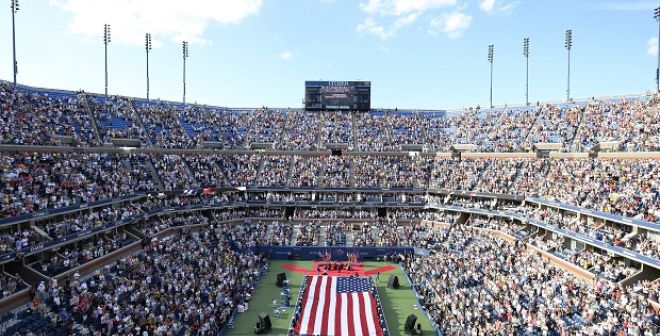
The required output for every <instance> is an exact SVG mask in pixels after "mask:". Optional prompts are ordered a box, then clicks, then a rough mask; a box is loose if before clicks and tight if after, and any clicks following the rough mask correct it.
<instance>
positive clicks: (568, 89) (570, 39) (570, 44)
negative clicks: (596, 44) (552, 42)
mask: <svg viewBox="0 0 660 336" xmlns="http://www.w3.org/2000/svg"><path fill="white" fill-rule="evenodd" d="M564 47H566V51H568V75H567V78H566V101H567V102H569V101H571V48H572V47H573V31H572V30H570V29H568V30H567V31H566V41H565V42H564Z"/></svg>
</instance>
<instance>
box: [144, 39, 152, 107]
mask: <svg viewBox="0 0 660 336" xmlns="http://www.w3.org/2000/svg"><path fill="white" fill-rule="evenodd" d="M144 49H145V50H146V51H147V101H149V51H151V34H149V33H146V34H145V35H144Z"/></svg>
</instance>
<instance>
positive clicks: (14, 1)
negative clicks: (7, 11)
mask: <svg viewBox="0 0 660 336" xmlns="http://www.w3.org/2000/svg"><path fill="white" fill-rule="evenodd" d="M18 9H19V8H18V0H11V42H12V49H13V52H14V64H13V65H14V88H16V75H17V74H18V63H17V62H16V20H15V19H14V16H15V15H16V12H18Z"/></svg>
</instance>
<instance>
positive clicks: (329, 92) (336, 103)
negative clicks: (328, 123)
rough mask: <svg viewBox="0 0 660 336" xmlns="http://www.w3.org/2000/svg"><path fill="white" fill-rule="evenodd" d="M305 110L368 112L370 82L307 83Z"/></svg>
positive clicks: (369, 106)
mask: <svg viewBox="0 0 660 336" xmlns="http://www.w3.org/2000/svg"><path fill="white" fill-rule="evenodd" d="M305 109H306V110H307V111H369V110H370V109H371V82H367V81H359V82H347V81H343V82H342V81H336V82H333V81H307V82H305Z"/></svg>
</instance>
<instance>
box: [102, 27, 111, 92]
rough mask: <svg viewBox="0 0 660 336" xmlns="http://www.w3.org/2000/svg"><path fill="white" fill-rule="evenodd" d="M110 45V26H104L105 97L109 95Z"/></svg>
mask: <svg viewBox="0 0 660 336" xmlns="http://www.w3.org/2000/svg"><path fill="white" fill-rule="evenodd" d="M108 43H110V25H109V24H107V23H106V24H104V25H103V45H104V47H105V95H106V96H107V95H108Z"/></svg>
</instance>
